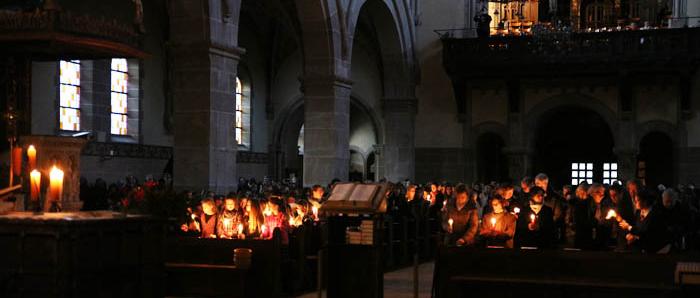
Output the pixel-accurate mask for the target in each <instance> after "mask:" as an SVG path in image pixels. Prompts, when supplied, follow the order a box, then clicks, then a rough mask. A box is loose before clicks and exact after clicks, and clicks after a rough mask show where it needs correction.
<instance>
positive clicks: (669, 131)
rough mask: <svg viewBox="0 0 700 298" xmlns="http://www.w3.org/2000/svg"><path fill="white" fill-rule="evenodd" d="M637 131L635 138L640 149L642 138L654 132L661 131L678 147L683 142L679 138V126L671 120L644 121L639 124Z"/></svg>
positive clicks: (636, 145)
mask: <svg viewBox="0 0 700 298" xmlns="http://www.w3.org/2000/svg"><path fill="white" fill-rule="evenodd" d="M635 131H636V132H637V133H636V139H635V147H636V148H637V149H639V145H640V143H641V141H642V139H643V138H644V137H645V136H646V135H648V134H650V133H652V132H660V133H663V134H665V135H666V136H668V137H669V138H670V139H671V141H672V142H673V145H674V146H675V147H676V148H678V147H679V146H681V145H682V144H679V143H680V142H679V141H680V139H679V136H678V135H679V133H678V128H677V127H676V125H673V124H672V123H670V122H667V121H663V120H650V121H646V122H644V123H640V124H637V127H636V129H635Z"/></svg>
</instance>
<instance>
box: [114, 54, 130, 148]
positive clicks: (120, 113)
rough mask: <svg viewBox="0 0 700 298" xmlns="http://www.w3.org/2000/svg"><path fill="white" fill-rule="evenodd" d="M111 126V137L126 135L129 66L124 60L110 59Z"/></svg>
mask: <svg viewBox="0 0 700 298" xmlns="http://www.w3.org/2000/svg"><path fill="white" fill-rule="evenodd" d="M111 69H112V71H111V77H112V84H111V86H112V87H111V91H112V92H111V107H112V109H111V114H110V119H111V124H110V127H111V129H110V131H111V133H112V134H113V135H126V134H127V133H128V129H127V119H128V117H127V112H128V100H127V93H128V90H129V74H128V72H129V65H128V64H127V61H126V59H122V58H119V59H112V67H111Z"/></svg>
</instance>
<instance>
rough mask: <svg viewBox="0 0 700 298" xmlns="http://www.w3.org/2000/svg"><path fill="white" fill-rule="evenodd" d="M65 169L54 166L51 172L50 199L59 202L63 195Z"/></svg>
mask: <svg viewBox="0 0 700 298" xmlns="http://www.w3.org/2000/svg"><path fill="white" fill-rule="evenodd" d="M63 175H64V174H63V171H61V169H59V168H57V167H56V166H53V167H52V168H51V171H50V172H49V201H51V202H57V201H60V200H61V196H62V195H63Z"/></svg>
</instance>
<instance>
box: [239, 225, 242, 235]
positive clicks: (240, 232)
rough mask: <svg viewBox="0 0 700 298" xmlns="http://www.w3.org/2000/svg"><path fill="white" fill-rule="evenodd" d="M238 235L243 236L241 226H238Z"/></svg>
mask: <svg viewBox="0 0 700 298" xmlns="http://www.w3.org/2000/svg"><path fill="white" fill-rule="evenodd" d="M238 234H243V224H238Z"/></svg>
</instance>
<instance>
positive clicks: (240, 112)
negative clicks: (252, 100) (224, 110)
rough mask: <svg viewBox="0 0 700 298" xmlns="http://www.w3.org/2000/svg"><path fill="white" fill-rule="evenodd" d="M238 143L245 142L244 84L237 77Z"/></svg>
mask: <svg viewBox="0 0 700 298" xmlns="http://www.w3.org/2000/svg"><path fill="white" fill-rule="evenodd" d="M235 128H236V143H237V144H238V145H242V144H243V85H242V84H241V80H240V79H239V78H236V123H235Z"/></svg>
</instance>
